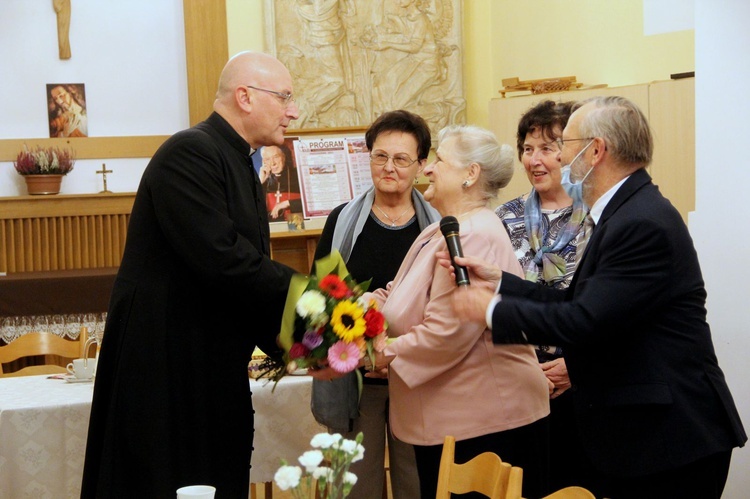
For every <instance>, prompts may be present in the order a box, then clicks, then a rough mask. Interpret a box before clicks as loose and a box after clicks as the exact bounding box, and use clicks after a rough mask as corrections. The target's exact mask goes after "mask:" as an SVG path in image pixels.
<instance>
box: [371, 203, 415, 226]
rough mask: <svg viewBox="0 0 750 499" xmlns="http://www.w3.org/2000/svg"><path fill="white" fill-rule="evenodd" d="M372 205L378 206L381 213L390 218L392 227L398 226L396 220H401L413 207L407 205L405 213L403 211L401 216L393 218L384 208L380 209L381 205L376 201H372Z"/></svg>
mask: <svg viewBox="0 0 750 499" xmlns="http://www.w3.org/2000/svg"><path fill="white" fill-rule="evenodd" d="M372 205H373V206H374V207H375V208H377V209H378V211H379V212H380V213H382V214H383V216H384V217H385V218H386V219H388V221H389V222H391V227H395V226H396V222H398V221H399V220H401V217H403V216H404V215H406V212H407V211H409V210H410V209H411V206H407V207H406V209H405V210H404V211H403V213H401V214H400V215H399V216H397V217H396V218H391V217H389V216H388V214H387V213H386V212H384V211H383V210H381V209H380V206H378V205H376V204H375V203H372Z"/></svg>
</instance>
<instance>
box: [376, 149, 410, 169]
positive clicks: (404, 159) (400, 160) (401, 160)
mask: <svg viewBox="0 0 750 499" xmlns="http://www.w3.org/2000/svg"><path fill="white" fill-rule="evenodd" d="M389 159H390V160H393V166H395V167H396V168H408V167H410V166H411V165H413V164H414V163H416V162H417V161H419V160H418V159H411V158H410V157H409V156H407V155H406V154H396V155H394V156H388V155H387V154H386V153H383V152H376V153H374V154H370V162H371V163H372V164H373V165H377V166H385V165H386V163H388V160H389Z"/></svg>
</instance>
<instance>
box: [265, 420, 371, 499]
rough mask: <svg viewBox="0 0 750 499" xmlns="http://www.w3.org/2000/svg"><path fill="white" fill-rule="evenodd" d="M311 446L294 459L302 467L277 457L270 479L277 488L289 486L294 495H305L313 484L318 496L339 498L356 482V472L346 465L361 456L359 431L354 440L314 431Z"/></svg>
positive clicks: (304, 496) (307, 494)
mask: <svg viewBox="0 0 750 499" xmlns="http://www.w3.org/2000/svg"><path fill="white" fill-rule="evenodd" d="M310 445H311V446H312V448H313V450H310V451H307V452H305V453H304V454H302V455H301V456H300V457H299V458H298V459H297V460H298V461H299V463H300V464H301V465H302V466H303V467H304V471H303V470H302V468H300V467H299V466H290V465H288V464H287V462H286V461H285V460H283V459H282V460H281V467H280V468H279V469H278V471H276V474H275V475H274V477H273V481H274V482H276V485H277V486H278V487H279V488H280V489H281V490H291V491H292V494H293V496H294V497H295V498H299V499H302V498H309V497H310V492H311V489H312V487H313V486H315V485H316V486H317V489H318V497H325V498H326V499H340V498H344V497H346V496H348V495H349V492H351V490H352V487H353V486H354V484H355V483H357V475H355V474H354V473H351V472H350V471H349V466H350V465H351V464H352V463H354V462H357V461H359V460H361V459H362V458H363V457H364V453H365V448H364V447H362V432H360V433H359V434H358V435H357V437H356V440H347V439H345V438H342V437H341V435H340V434H338V433H335V434H333V435H330V434H328V433H318V434H317V435H315V436H314V437H313V438H312V440H311V441H310Z"/></svg>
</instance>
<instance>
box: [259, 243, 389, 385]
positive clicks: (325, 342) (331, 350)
mask: <svg viewBox="0 0 750 499" xmlns="http://www.w3.org/2000/svg"><path fill="white" fill-rule="evenodd" d="M315 270H316V273H315V275H313V276H303V275H299V274H297V275H295V276H293V278H292V282H291V284H290V286H289V292H288V294H287V301H286V306H285V308H284V314H283V317H282V324H281V333H280V334H279V343H280V344H281V346H282V347H283V348H284V358H283V366H280V365H276V366H274V367H273V368H271V369H269V370H270V371H272V374H271V377H272V378H273V379H274V380H276V381H278V380H279V379H281V378H282V377H283V376H284V375H285V374H287V373H292V372H294V371H296V370H297V369H304V368H314V367H317V366H319V365H325V364H327V365H329V366H330V367H331V368H332V369H334V370H336V371H338V372H340V373H347V372H351V371H354V370H355V369H357V366H358V365H359V362H360V360H361V359H363V358H364V357H365V356H368V357H369V360H370V364H371V365H374V364H375V362H374V356H375V352H379V351H382V350H383V349H384V348H385V346H386V338H387V335H386V329H387V324H386V321H385V318H384V317H383V314H382V313H380V311H379V310H378V308H377V303H376V302H375V301H374V300H365V299H363V297H362V295H363V294H364V293H365V292H366V291H367V288H368V286H369V284H370V281H367V282H365V283H362V284H358V283H357V282H356V281H354V279H352V277H351V275H349V272H348V271H347V270H346V266H345V265H344V262H343V260H342V258H341V255H340V254H339V253H338V252H337V251H334V252H333V253H331V254H330V255H329V256H327V257H325V258H321V259H320V260H317V261H316V262H315Z"/></svg>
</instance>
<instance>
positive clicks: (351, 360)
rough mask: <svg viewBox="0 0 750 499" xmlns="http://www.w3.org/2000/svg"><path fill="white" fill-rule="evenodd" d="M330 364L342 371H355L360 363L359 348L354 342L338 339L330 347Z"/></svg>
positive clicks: (334, 368)
mask: <svg viewBox="0 0 750 499" xmlns="http://www.w3.org/2000/svg"><path fill="white" fill-rule="evenodd" d="M328 364H329V365H330V366H331V368H332V369H333V370H334V371H337V372H340V373H348V372H351V371H353V370H354V369H356V368H357V365H358V364H359V348H357V345H355V344H354V343H345V342H343V341H337V342H336V343H334V344H333V345H331V348H329V349H328Z"/></svg>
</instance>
